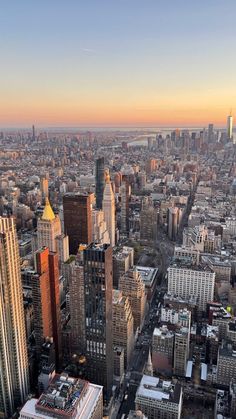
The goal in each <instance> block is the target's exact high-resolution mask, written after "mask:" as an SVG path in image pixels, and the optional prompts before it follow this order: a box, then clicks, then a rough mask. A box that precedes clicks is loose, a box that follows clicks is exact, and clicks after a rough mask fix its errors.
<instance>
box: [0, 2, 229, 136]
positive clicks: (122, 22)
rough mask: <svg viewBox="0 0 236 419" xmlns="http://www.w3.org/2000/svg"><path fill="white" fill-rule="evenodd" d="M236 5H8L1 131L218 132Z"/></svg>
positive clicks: (0, 23) (0, 26) (0, 30)
mask: <svg viewBox="0 0 236 419" xmlns="http://www.w3.org/2000/svg"><path fill="white" fill-rule="evenodd" d="M235 16H236V2H235V0H198V1H196V0H188V1H186V0H147V1H145V2H144V1H143V0H142V1H141V0H116V1H114V2H112V1H111V0H87V1H86V2H85V1H78V0H70V1H68V2H65V1H64V0H50V1H48V0H42V1H40V2H32V0H21V1H20V2H19V1H17V0H12V1H11V2H6V3H5V4H4V6H2V10H1V14H0V48H1V67H0V74H1V77H0V127H26V126H29V127H30V126H31V125H32V124H35V126H36V127H37V126H38V127H43V126H45V127H50V126H55V127H59V126H61V127H63V126H68V127H72V126H75V127H106V126H114V127H119V126H120V127H125V126H129V127H135V126H137V127H142V126H143V127H152V126H153V127H160V128H161V127H175V126H176V127H178V126H179V127H180V126H183V127H187V126H189V127H191V126H192V127H203V126H206V125H207V124H208V123H210V122H212V123H214V124H215V125H216V126H219V127H225V126H226V117H227V115H228V114H229V112H230V110H231V109H232V110H233V111H232V115H233V116H234V115H235V113H236V111H235V110H236V72H235V66H236V57H235V54H234V44H235V40H236V25H235Z"/></svg>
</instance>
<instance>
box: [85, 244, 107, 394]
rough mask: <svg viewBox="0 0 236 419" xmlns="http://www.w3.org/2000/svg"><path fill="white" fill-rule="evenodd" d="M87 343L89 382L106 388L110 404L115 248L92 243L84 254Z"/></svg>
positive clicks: (105, 392) (86, 354)
mask: <svg viewBox="0 0 236 419" xmlns="http://www.w3.org/2000/svg"><path fill="white" fill-rule="evenodd" d="M84 286H85V340H86V346H87V347H86V353H85V356H86V359H87V372H88V377H87V378H88V379H89V380H90V381H92V382H94V383H95V384H99V385H103V386H104V396H105V398H106V399H107V400H108V399H109V398H110V395H111V390H112V382H113V347H112V342H113V338H112V247H111V246H110V245H107V244H104V245H99V246H98V245H95V244H94V243H91V244H90V245H89V246H88V247H87V248H86V249H85V250H84Z"/></svg>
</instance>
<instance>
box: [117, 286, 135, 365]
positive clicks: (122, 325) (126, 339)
mask: <svg viewBox="0 0 236 419" xmlns="http://www.w3.org/2000/svg"><path fill="white" fill-rule="evenodd" d="M113 346H121V347H122V348H124V364H125V369H126V368H127V367H128V365H129V363H130V358H131V355H132V352H133V349H134V318H133V314H132V309H131V306H130V303H129V299H128V298H127V297H124V296H123V295H122V292H121V291H118V290H113Z"/></svg>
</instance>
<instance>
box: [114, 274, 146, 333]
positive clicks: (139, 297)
mask: <svg viewBox="0 0 236 419" xmlns="http://www.w3.org/2000/svg"><path fill="white" fill-rule="evenodd" d="M119 286H120V290H121V291H122V294H123V295H124V296H125V297H128V298H129V302H130V305H131V309H132V314H133V317H134V333H135V334H136V331H137V329H139V330H141V329H142V327H143V322H144V317H145V311H146V302H147V296H146V293H145V286H144V283H143V280H142V277H141V274H140V273H139V272H138V271H137V270H136V269H130V270H129V271H127V272H126V273H125V274H124V275H123V276H122V277H121V278H120V284H119Z"/></svg>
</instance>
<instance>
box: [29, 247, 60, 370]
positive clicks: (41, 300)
mask: <svg viewBox="0 0 236 419" xmlns="http://www.w3.org/2000/svg"><path fill="white" fill-rule="evenodd" d="M36 271H37V272H36V273H34V274H33V275H32V297H33V305H34V332H35V341H36V351H37V354H38V356H39V355H40V354H41V349H42V344H43V342H44V340H45V339H46V338H53V342H54V344H55V351H56V363H57V366H58V365H59V363H60V351H61V319H60V293H59V265H58V254H57V253H53V252H49V249H48V248H46V247H44V248H42V249H40V250H39V251H38V252H37V253H36Z"/></svg>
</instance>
